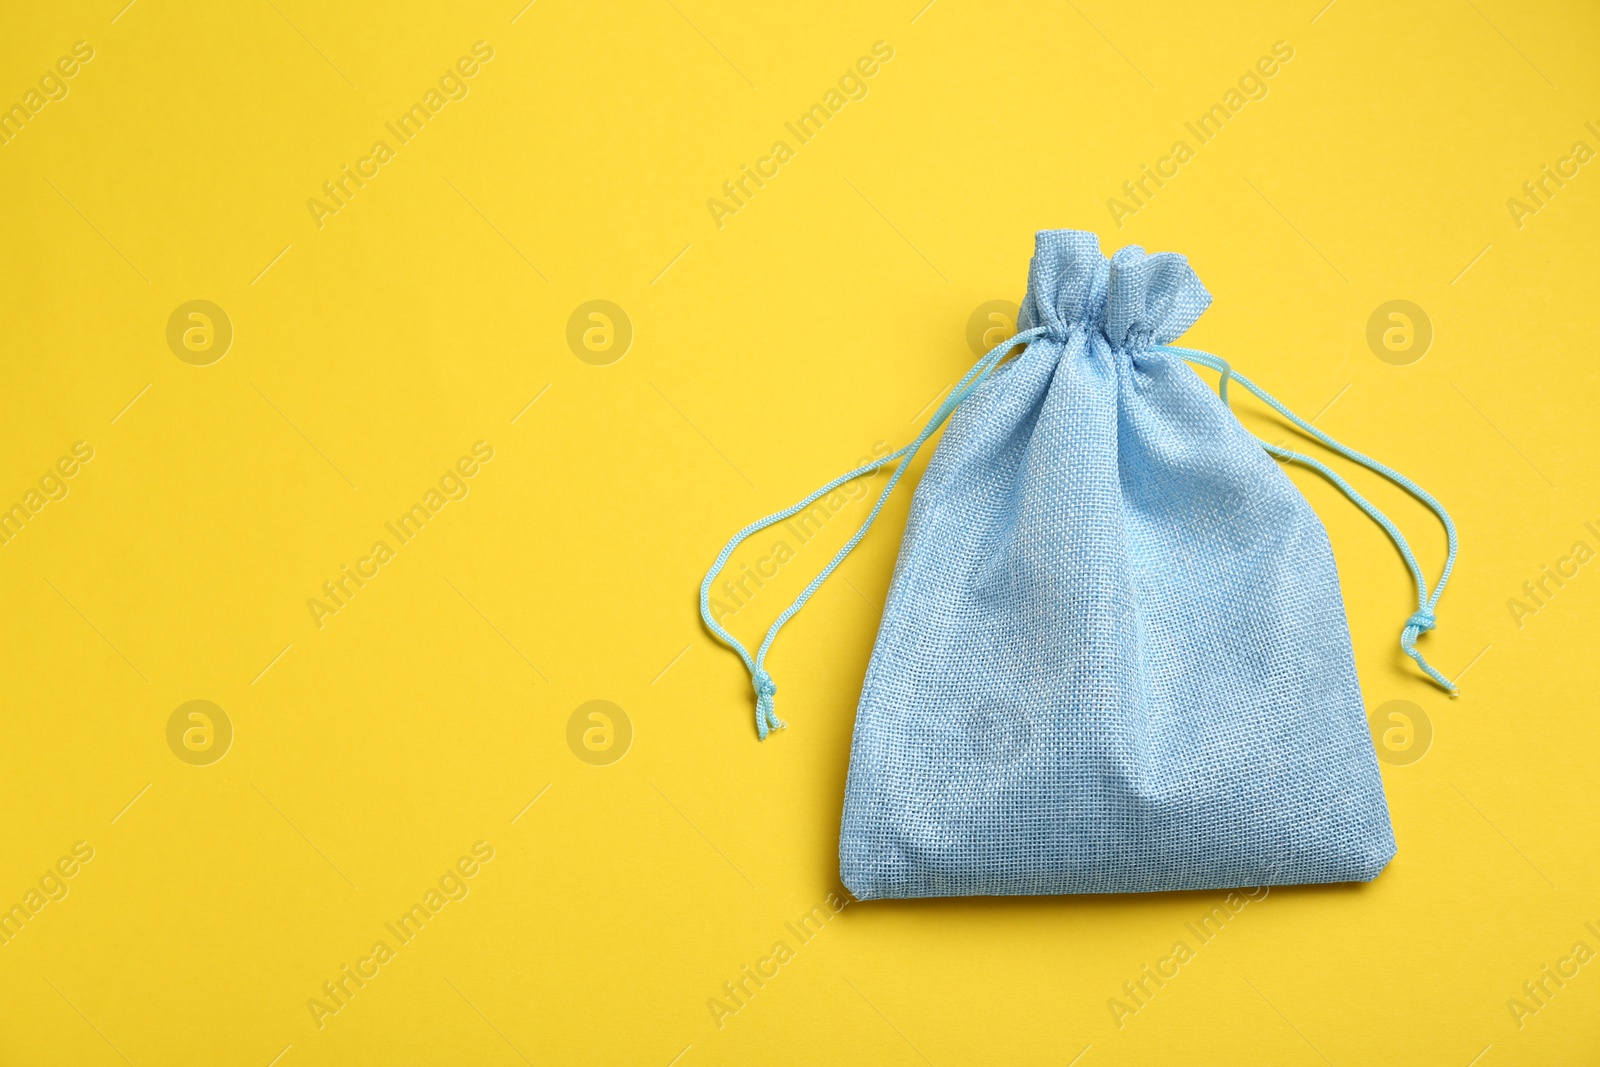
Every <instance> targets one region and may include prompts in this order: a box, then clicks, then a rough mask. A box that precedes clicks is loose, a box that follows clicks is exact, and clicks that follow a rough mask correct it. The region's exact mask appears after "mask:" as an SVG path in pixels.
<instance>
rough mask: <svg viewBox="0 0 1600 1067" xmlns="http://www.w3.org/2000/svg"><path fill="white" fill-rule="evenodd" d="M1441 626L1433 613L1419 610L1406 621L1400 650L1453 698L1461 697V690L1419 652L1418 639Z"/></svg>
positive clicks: (1401, 634) (1401, 633)
mask: <svg viewBox="0 0 1600 1067" xmlns="http://www.w3.org/2000/svg"><path fill="white" fill-rule="evenodd" d="M1438 625H1439V623H1438V620H1437V619H1435V618H1434V615H1433V612H1431V611H1429V610H1427V609H1426V608H1419V609H1418V610H1416V611H1414V612H1412V613H1411V617H1410V618H1408V619H1406V625H1405V628H1404V629H1402V630H1401V631H1400V650H1401V651H1402V652H1404V653H1405V654H1406V655H1408V656H1410V657H1411V658H1412V659H1414V660H1416V661H1417V666H1418V667H1421V668H1422V673H1424V674H1426V675H1427V676H1428V677H1429V678H1432V679H1433V680H1434V682H1435V683H1437V684H1438V686H1439V687H1440V688H1441V689H1443V690H1444V691H1445V692H1447V693H1449V694H1450V695H1451V696H1459V695H1460V694H1461V690H1459V689H1457V688H1456V684H1455V683H1454V682H1452V681H1451V680H1450V679H1448V678H1446V677H1445V676H1444V675H1442V674H1440V673H1439V672H1438V671H1437V670H1435V669H1434V668H1433V667H1432V666H1431V665H1430V664H1429V663H1428V661H1427V660H1425V659H1423V658H1422V653H1421V652H1418V651H1417V638H1418V637H1419V636H1421V635H1422V634H1423V633H1426V632H1427V631H1429V630H1432V629H1435V628H1436V627H1437V626H1438Z"/></svg>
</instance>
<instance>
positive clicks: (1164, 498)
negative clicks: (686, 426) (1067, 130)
mask: <svg viewBox="0 0 1600 1067" xmlns="http://www.w3.org/2000/svg"><path fill="white" fill-rule="evenodd" d="M1209 302H1210V296H1209V294H1207V292H1206V291H1205V289H1204V287H1203V286H1202V285H1201V284H1200V281H1199V279H1198V278H1196V277H1195V274H1194V272H1193V271H1192V270H1191V269H1190V267H1189V265H1188V262H1187V261H1186V260H1185V259H1184V257H1182V256H1179V255H1176V254H1172V253H1161V254H1156V255H1147V254H1146V253H1145V252H1144V251H1143V250H1142V249H1138V248H1125V249H1123V250H1122V251H1120V252H1118V253H1117V254H1116V255H1115V256H1114V257H1112V258H1111V259H1109V260H1108V259H1107V258H1106V257H1105V256H1104V255H1103V254H1102V253H1101V251H1100V248H1099V242H1098V240H1097V239H1096V238H1095V237H1094V235H1093V234H1089V233H1083V232H1078V231H1066V230H1058V231H1044V232H1041V233H1040V234H1039V235H1038V237H1037V244H1036V250H1035V254H1034V257H1033V261H1032V264H1031V267H1030V270H1029V279H1028V292H1027V296H1026V298H1025V301H1024V304H1023V308H1022V315H1021V321H1020V322H1019V329H1021V330H1023V331H1028V330H1033V331H1037V334H1036V335H1035V336H1034V337H1033V338H1032V340H1031V341H1030V343H1029V344H1028V346H1027V348H1026V349H1025V351H1023V353H1022V354H1021V355H1019V356H1017V357H1015V358H1013V359H1012V360H1011V361H1010V362H1008V363H1004V364H1001V365H1000V366H999V367H998V369H996V370H994V371H993V372H992V373H991V374H989V376H988V377H987V378H986V379H983V380H982V381H981V382H980V383H979V384H978V385H977V386H976V387H975V388H974V389H973V390H972V391H971V393H970V395H968V396H966V397H965V399H964V400H961V401H960V402H959V406H957V407H956V408H955V410H954V415H953V417H952V419H951V422H950V425H949V428H948V429H947V430H946V432H945V435H944V437H943V438H942V440H941V441H940V442H939V444H938V447H937V450H936V452H935V453H934V455H933V457H932V459H931V460H930V462H929V464H928V467H927V471H926V473H925V474H924V475H923V478H922V481H921V484H920V485H919V486H918V488H917V491H916V495H915V499H914V501H913V504H912V508H911V515H910V520H909V524H908V526H907V528H906V533H905V538H904V542H903V544H902V547H901V550H900V556H899V560H898V562H897V564H896V567H895V572H894V577H893V581H892V585H891V588H890V592H889V597H888V602H887V606H886V608H885V610H884V616H883V622H882V626H881V628H880V630H879V633H878V637H877V642H876V645H875V647H874V649H873V653H872V659H871V663H870V666H869V668H868V671H867V675H866V681H865V684H864V687H863V690H862V695H861V702H860V705H859V709H858V711H857V715H856V723H855V733H854V738H853V741H852V745H851V751H850V769H849V775H848V781H847V785H846V790H845V799H844V812H843V823H842V830H841V838H840V846H839V859H840V873H841V876H842V878H843V881H844V884H845V885H846V886H847V887H848V888H849V889H850V890H851V891H852V892H853V893H854V894H855V895H856V896H857V897H858V898H862V899H871V898H878V897H924V896H966V895H991V894H1042V893H1117V892H1144V891H1154V890H1172V889H1213V888H1226V887H1234V886H1244V885H1262V884H1294V883H1310V882H1340V881H1366V880H1370V879H1372V878H1374V877H1376V875H1377V874H1378V872H1379V871H1381V870H1382V869H1383V867H1384V866H1385V864H1387V863H1388V861H1389V859H1390V858H1391V857H1392V856H1393V855H1394V852H1395V843H1394V835H1393V831H1392V829H1391V827H1390V821H1389V812H1388V806H1387V804H1386V802H1385V799H1384V792H1383V783H1382V780H1381V778H1380V776H1379V773H1378V766H1377V761H1376V758H1375V756H1374V751H1373V745H1372V740H1371V737H1370V735H1369V734H1368V730H1367V725H1366V717H1365V714H1364V710H1363V704H1362V698H1361V690H1360V686H1359V683H1358V681H1357V677H1356V672H1355V664H1354V660H1353V656H1352V652H1351V646H1350V635H1349V629H1348V624H1347V622H1346V617H1345V610H1344V602H1343V599H1342V596H1341V593H1340V589H1339V578H1338V574H1337V572H1336V570H1335V567H1334V562H1333V555H1332V551H1331V548H1330V546H1329V543H1328V537H1327V533H1326V531H1325V530H1324V528H1323V526H1322V523H1321V521H1320V520H1319V519H1318V518H1317V515H1316V514H1315V512H1313V511H1312V509H1311V507H1310V505H1309V504H1308V503H1307V502H1306V500H1305V498H1304V496H1302V495H1301V493H1300V491H1299V490H1298V489H1296V488H1295V486H1294V484H1293V483H1292V482H1291V481H1290V480H1289V478H1288V477H1287V476H1286V475H1285V474H1284V473H1283V472H1282V471H1281V470H1280V469H1279V468H1278V466H1277V464H1276V463H1274V462H1273V460H1272V459H1271V458H1269V456H1268V455H1267V453H1266V452H1264V451H1263V450H1262V445H1261V443H1260V442H1258V441H1257V440H1256V439H1255V438H1254V437H1253V436H1251V435H1250V433H1249V432H1248V431H1246V430H1245V429H1244V428H1243V426H1242V425H1241V424H1240V423H1239V421H1238V419H1237V418H1236V417H1235V416H1234V415H1233V413H1232V412H1231V411H1230V410H1229V409H1228V408H1227V406H1226V405H1225V404H1224V403H1223V402H1222V400H1220V399H1219V398H1218V396H1217V394H1216V393H1214V392H1212V391H1211V389H1210V388H1208V387H1207V386H1206V384H1205V383H1204V382H1203V381H1202V380H1201V379H1200V377H1199V376H1198V375H1197V374H1195V372H1194V371H1193V370H1191V369H1190V368H1189V366H1188V365H1187V364H1186V363H1185V362H1184V359H1183V358H1182V357H1181V356H1179V355H1176V354H1174V353H1171V352H1168V351H1162V350H1160V349H1159V348H1157V347H1156V346H1160V345H1165V344H1167V343H1168V342H1171V341H1172V340H1174V339H1176V338H1177V337H1178V336H1179V335H1180V334H1182V333H1183V332H1184V331H1185V330H1187V329H1188V328H1189V326H1190V325H1191V324H1192V323H1193V322H1194V320H1195V319H1196V318H1198V316H1199V315H1200V313H1201V312H1202V311H1203V310H1204V309H1205V307H1206V306H1207V305H1208V304H1209ZM1252 388H1253V387H1252ZM1358 502H1360V501H1359V500H1358ZM1360 503H1362V506H1364V507H1365V506H1366V505H1365V503H1364V502H1360ZM1451 538H1452V559H1453V550H1454V549H1453V546H1454V531H1453V529H1452V530H1451ZM1406 556H1407V559H1408V562H1410V553H1409V550H1406ZM1413 569H1415V568H1413ZM1419 580H1420V579H1419ZM1441 591H1442V581H1441ZM1436 599H1437V594H1436V595H1435V600H1436ZM1430 606H1431V604H1430ZM1419 614H1422V613H1419ZM1416 618H1417V617H1414V620H1413V623H1412V624H1408V625H1415V626H1416V627H1419V628H1422V629H1426V628H1431V615H1428V616H1427V619H1426V621H1425V623H1418V622H1415V620H1416ZM775 631H776V627H775V628H774V632H775ZM1408 632H1409V634H1410V636H1411V638H1412V640H1413V641H1414V640H1415V637H1416V635H1417V632H1418V631H1417V629H1415V628H1414V629H1410V630H1408ZM769 644H770V640H769ZM764 651H765V646H763V653H764ZM1409 651H1410V650H1409V649H1408V652H1409ZM1413 654H1414V653H1413ZM1419 662H1421V661H1420V660H1419ZM752 670H753V671H756V673H757V675H758V679H757V691H758V693H761V692H763V690H762V686H761V680H760V679H761V678H762V677H765V675H764V672H760V671H759V670H757V669H756V668H752ZM768 685H769V686H770V679H768ZM766 699H767V700H768V702H769V704H770V693H768V694H767V696H766ZM773 721H774V722H776V719H775V717H774V719H773ZM764 733H765V730H764V729H763V734H764Z"/></svg>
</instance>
